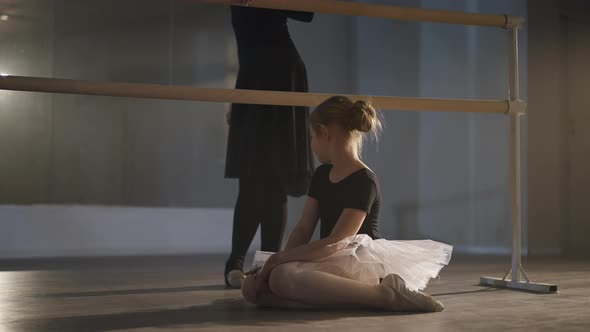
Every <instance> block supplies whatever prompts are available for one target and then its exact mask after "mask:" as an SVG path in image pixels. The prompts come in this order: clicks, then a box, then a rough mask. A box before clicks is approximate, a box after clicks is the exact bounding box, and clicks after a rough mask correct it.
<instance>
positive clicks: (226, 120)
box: [225, 111, 231, 126]
mask: <svg viewBox="0 0 590 332" xmlns="http://www.w3.org/2000/svg"><path fill="white" fill-rule="evenodd" d="M225 123H227V125H228V126H229V125H230V123H231V111H227V112H226V113H225Z"/></svg>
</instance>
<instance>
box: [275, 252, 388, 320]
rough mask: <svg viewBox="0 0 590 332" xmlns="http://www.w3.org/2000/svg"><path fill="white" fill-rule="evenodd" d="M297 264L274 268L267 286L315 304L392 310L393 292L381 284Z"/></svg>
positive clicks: (302, 301)
mask: <svg viewBox="0 0 590 332" xmlns="http://www.w3.org/2000/svg"><path fill="white" fill-rule="evenodd" d="M299 264H300V263H287V264H282V265H279V266H278V267H276V268H275V269H273V271H272V272H271V275H270V280H269V286H270V289H271V291H272V293H273V294H275V295H277V296H278V297H280V298H284V299H288V300H290V301H295V302H300V303H304V304H307V305H314V306H324V307H325V306H330V307H351V306H352V307H366V308H378V309H388V310H391V309H392V308H393V307H394V299H395V297H396V296H395V293H394V291H393V290H392V289H391V288H389V287H386V286H383V285H381V284H369V283H363V282H359V281H356V280H352V279H348V278H346V277H341V276H338V275H335V274H331V273H327V272H323V271H318V270H312V269H303V268H300V266H299Z"/></svg>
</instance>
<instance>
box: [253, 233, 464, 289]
mask: <svg viewBox="0 0 590 332" xmlns="http://www.w3.org/2000/svg"><path fill="white" fill-rule="evenodd" d="M330 247H332V248H333V249H334V250H335V253H333V254H332V255H330V256H328V257H325V258H322V259H321V260H317V261H313V262H302V263H301V265H300V266H301V267H302V268H306V269H307V268H309V269H316V270H323V271H338V272H337V273H338V274H343V275H344V276H346V277H348V278H351V279H354V280H358V281H363V282H368V283H375V282H377V281H378V280H379V278H384V277H385V276H387V275H389V274H392V273H395V274H398V275H399V276H400V277H402V278H403V279H404V280H405V282H406V284H407V285H408V287H410V288H411V289H416V290H422V289H424V288H426V285H427V284H428V282H429V281H430V279H431V278H435V277H436V276H438V273H439V272H440V270H441V269H442V268H443V267H444V266H445V265H447V264H448V263H449V261H450V260H451V254H452V252H453V247H452V246H450V245H448V244H444V243H440V242H436V241H432V240H413V241H391V240H385V239H378V240H373V239H371V238H370V237H369V236H368V235H365V234H361V235H355V236H351V237H348V238H346V239H344V240H341V241H339V242H337V243H335V244H332V245H330ZM271 254H272V253H269V252H261V251H258V252H256V256H255V258H254V264H253V265H254V266H261V265H263V264H264V262H265V261H266V259H267V258H268V257H270V255H271Z"/></svg>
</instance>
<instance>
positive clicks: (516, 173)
mask: <svg viewBox="0 0 590 332" xmlns="http://www.w3.org/2000/svg"><path fill="white" fill-rule="evenodd" d="M509 36H510V38H509V40H510V48H509V49H510V59H509V63H510V66H509V70H510V72H509V74H510V76H509V80H510V101H517V100H519V99H520V89H519V84H520V82H519V75H518V74H519V73H518V71H519V68H518V27H514V28H512V29H510V30H509ZM520 135H521V132H520V114H519V113H513V114H511V115H510V147H511V149H510V150H511V151H510V153H511V158H510V162H511V173H512V174H511V181H512V276H511V279H512V282H518V281H520V269H521V230H522V225H521V199H522V188H521V167H522V165H521V140H520V138H521V136H520Z"/></svg>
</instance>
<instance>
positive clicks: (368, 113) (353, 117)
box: [309, 96, 381, 157]
mask: <svg viewBox="0 0 590 332" xmlns="http://www.w3.org/2000/svg"><path fill="white" fill-rule="evenodd" d="M309 120H310V124H311V127H312V128H313V130H315V131H316V132H317V131H319V129H320V127H321V126H322V125H323V126H327V125H329V124H336V125H338V126H340V127H341V128H342V129H344V130H346V131H348V132H349V133H350V143H351V144H352V146H353V148H354V149H355V151H356V153H357V156H358V157H360V155H361V153H362V149H363V141H364V137H365V134H366V133H372V134H373V137H374V138H375V140H377V139H378V136H379V133H380V132H381V120H380V119H379V116H378V114H377V111H376V110H375V109H374V108H373V106H371V104H369V103H368V102H366V101H364V100H358V101H356V102H353V101H352V100H350V99H349V98H347V97H344V96H334V97H331V98H328V99H327V100H325V101H324V102H322V103H321V104H320V105H319V106H318V107H316V109H315V110H314V111H313V112H312V113H311V116H310V118H309Z"/></svg>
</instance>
